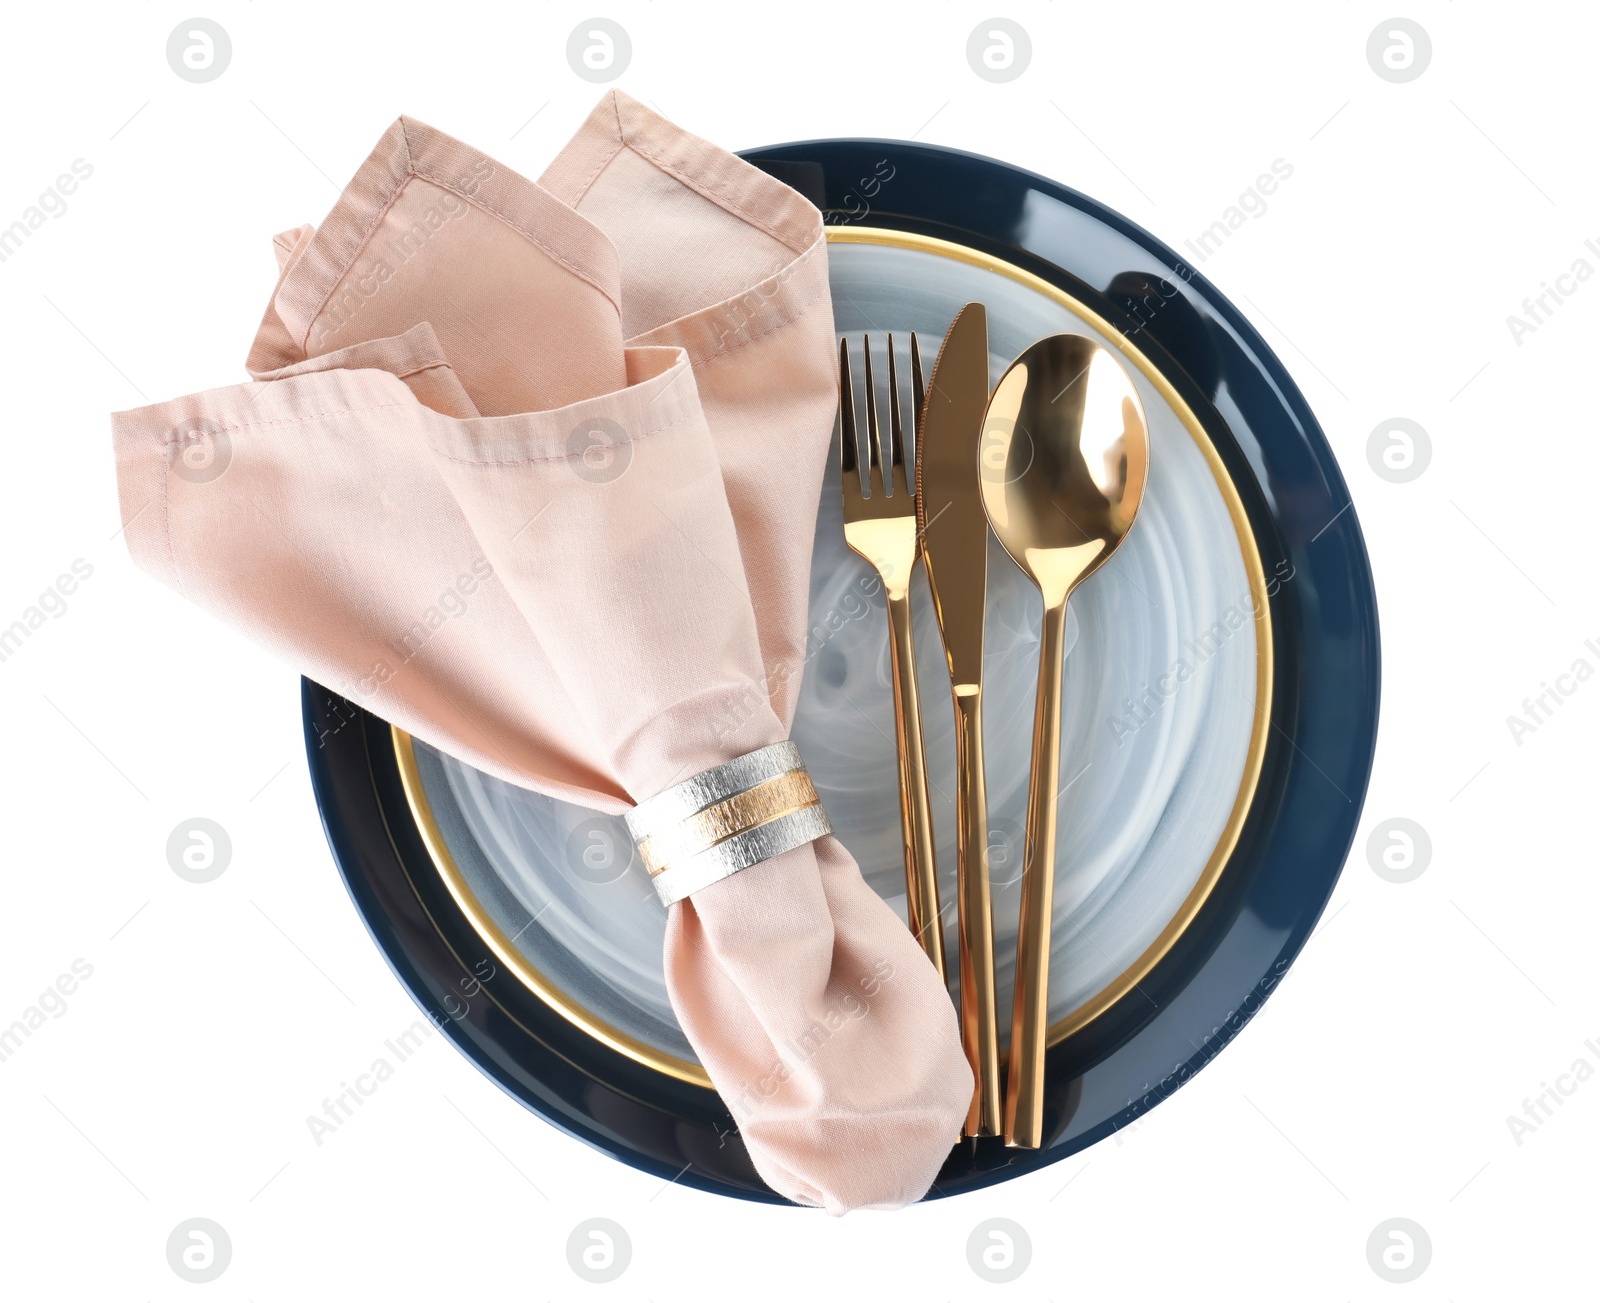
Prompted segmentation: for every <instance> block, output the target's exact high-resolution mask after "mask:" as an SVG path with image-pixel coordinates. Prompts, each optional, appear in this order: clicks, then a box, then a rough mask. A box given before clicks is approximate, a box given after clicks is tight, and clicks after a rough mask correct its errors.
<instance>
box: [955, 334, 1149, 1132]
mask: <svg viewBox="0 0 1600 1303" xmlns="http://www.w3.org/2000/svg"><path fill="white" fill-rule="evenodd" d="M1149 470H1150V433H1149V430H1148V428H1147V426H1146V424H1145V418H1144V409H1143V407H1142V406H1141V404H1140V402H1139V397H1138V395H1137V394H1136V393H1135V392H1134V388H1133V381H1132V379H1131V378H1130V377H1129V375H1128V373H1127V371H1125V370H1124V369H1123V367H1122V364H1121V363H1120V362H1119V361H1118V360H1117V358H1116V355H1115V354H1114V353H1112V352H1111V351H1110V350H1109V349H1106V348H1103V347H1102V346H1101V345H1099V344H1097V343H1096V342H1095V341H1094V340H1092V339H1089V338H1088V337H1087V336H1084V335H1051V336H1050V337H1049V338H1048V339H1041V340H1040V341H1039V342H1038V343H1036V344H1033V345H1031V346H1030V347H1029V348H1028V349H1027V351H1026V352H1024V353H1023V354H1022V356H1021V357H1019V358H1018V359H1017V360H1016V361H1015V362H1013V363H1012V364H1011V367H1010V368H1009V369H1008V370H1007V371H1006V373H1005V375H1004V376H1002V377H1001V379H1000V383H999V384H998V385H997V386H995V391H994V394H993V395H992V396H991V397H990V399H989V407H988V410H987V412H986V413H985V416H984V429H983V437H982V440H981V442H980V444H979V448H978V481H979V486H980V492H981V496H982V498H983V508H984V511H985V513H986V514H987V515H988V517H989V524H990V525H991V526H992V527H993V529H994V532H995V535H996V537H998V538H999V540H1000V543H1001V546H1003V547H1004V548H1005V550H1006V552H1007V553H1008V554H1009V555H1010V557H1011V559H1012V560H1013V561H1015V562H1016V563H1017V565H1018V566H1020V567H1021V568H1022V571H1023V573H1025V574H1026V575H1027V576H1028V577H1029V578H1030V579H1031V580H1033V582H1034V583H1035V584H1037V585H1038V587H1039V592H1040V595H1041V596H1042V597H1043V599H1044V619H1043V622H1042V624H1041V627H1040V633H1039V689H1038V696H1037V699H1036V703H1035V707H1034V719H1033V766H1032V770H1031V772H1030V774H1029V777H1028V821H1027V834H1026V842H1025V850H1024V854H1023V870H1022V907H1021V915H1020V918H1019V920H1018V928H1017V986H1016V999H1015V1003H1014V1005H1013V1008H1012V1019H1011V1049H1010V1053H1009V1057H1008V1061H1007V1070H1006V1105H1005V1135H1006V1143H1007V1144H1008V1145H1011V1146H1013V1147H1016V1148H1025V1149H1037V1148H1038V1147H1039V1146H1040V1145H1041V1144H1043V1143H1044V1051H1045V1041H1046V1034H1047V1032H1048V1014H1049V994H1050V916H1051V911H1052V909H1053V908H1054V895H1055V862H1056V851H1055V842H1056V802H1057V800H1058V799H1059V797H1060V792H1061V781H1060V779H1061V671H1062V665H1061V663H1062V658H1063V643H1064V640H1065V635H1066V624H1067V599H1068V598H1069V597H1071V595H1072V590H1073V589H1074V588H1076V587H1077V586H1078V585H1079V584H1081V583H1082V582H1083V581H1084V580H1085V579H1087V578H1088V577H1089V576H1090V575H1091V574H1093V573H1094V572H1095V571H1096V570H1098V569H1099V568H1100V567H1101V566H1102V565H1104V564H1105V563H1106V561H1107V559H1108V558H1109V557H1110V556H1111V554H1112V553H1113V552H1115V551H1116V550H1117V548H1118V546H1120V544H1121V543H1122V540H1123V539H1125V538H1126V537H1127V536H1128V531H1129V530H1130V529H1131V528H1132V527H1133V521H1134V517H1135V516H1136V515H1137V514H1138V511H1139V505H1140V503H1141V502H1142V501H1143V499H1144V491H1145V484H1146V481H1147V480H1148V478H1149Z"/></svg>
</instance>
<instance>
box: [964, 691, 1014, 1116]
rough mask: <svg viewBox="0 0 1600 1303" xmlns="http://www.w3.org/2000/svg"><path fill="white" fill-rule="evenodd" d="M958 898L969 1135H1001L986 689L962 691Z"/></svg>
mask: <svg viewBox="0 0 1600 1303" xmlns="http://www.w3.org/2000/svg"><path fill="white" fill-rule="evenodd" d="M955 707H956V892H957V895H958V897H959V904H960V936H961V951H960V963H961V1045H962V1048H963V1049H965V1050H966V1052H967V1062H968V1063H970V1064H971V1065H972V1075H973V1077H974V1078H975V1079H976V1085H975V1088H974V1090H973V1092H972V1104H971V1107H970V1108H969V1109H968V1111H967V1124H966V1128H965V1131H964V1134H966V1135H969V1136H997V1135H999V1134H1000V1132H1001V1126H1002V1122H1001V1100H1000V1038H999V1028H998V1026H997V1023H996V1013H995V990H994V909H993V906H992V905H991V903H990V899H989V808H988V807H989V798H988V793H987V791H986V790H985V785H984V779H983V689H982V687H981V686H979V685H978V684H975V683H967V684H961V685H959V686H957V687H956V689H955Z"/></svg>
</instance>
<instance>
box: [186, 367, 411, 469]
mask: <svg viewBox="0 0 1600 1303" xmlns="http://www.w3.org/2000/svg"><path fill="white" fill-rule="evenodd" d="M372 369H377V370H381V368H372ZM386 374H389V375H393V374H394V373H393V372H387V373H386ZM287 378H288V379H290V380H297V379H299V377H298V376H289V377H287ZM397 378H398V377H397ZM267 383H269V384H270V383H273V382H271V381H268V382H267ZM406 406H409V404H407V403H378V404H377V405H376V406H373V407H341V408H334V409H330V410H328V411H324V412H307V413H305V414H304V415H302V416H283V417H279V418H278V419H277V420H275V421H242V422H240V423H239V424H238V425H224V426H222V427H220V428H219V429H216V430H213V431H212V433H213V434H226V433H228V432H230V431H233V430H259V429H264V428H265V427H266V426H269V425H295V424H298V423H299V422H301V421H315V420H319V419H320V418H322V417H324V416H360V415H362V414H363V413H366V412H382V411H386V410H387V409H389V408H391V407H406ZM182 442H183V437H182V436H181V435H177V436H172V435H169V436H167V437H166V438H163V439H162V440H161V446H162V447H163V448H172V447H175V446H176V445H177V444H180V443H182ZM164 488H165V480H164V479H163V489H164Z"/></svg>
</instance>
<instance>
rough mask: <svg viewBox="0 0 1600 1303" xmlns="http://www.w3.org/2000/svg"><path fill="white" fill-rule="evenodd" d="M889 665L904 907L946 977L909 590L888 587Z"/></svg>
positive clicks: (941, 977)
mask: <svg viewBox="0 0 1600 1303" xmlns="http://www.w3.org/2000/svg"><path fill="white" fill-rule="evenodd" d="M888 603H889V666H890V670H891V673H892V677H893V679H894V736H895V748H896V750H897V751H898V752H899V760H900V843H901V846H902V847H903V848H904V851H905V860H906V913H907V916H908V918H909V920H910V923H911V931H912V933H913V934H914V935H915V936H916V938H917V941H918V943H919V944H920V945H921V946H922V951H923V953H924V954H925V955H927V956H928V961H929V962H930V963H931V964H932V965H933V967H934V970H935V971H936V972H937V973H938V974H939V980H940V981H941V982H942V981H944V980H945V968H944V927H943V921H942V919H941V917H940V914H939V878H938V872H937V869H936V867H935V864H934V857H933V814H932V811H931V809H930V808H929V800H928V771H927V767H926V764H925V762H924V759H923V753H922V707H921V703H920V701H919V699H918V696H917V667H916V657H915V656H914V655H913V654H912V644H911V598H910V595H909V593H898V592H890V593H889V594H888Z"/></svg>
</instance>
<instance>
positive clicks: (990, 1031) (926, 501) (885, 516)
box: [839, 303, 1150, 1149]
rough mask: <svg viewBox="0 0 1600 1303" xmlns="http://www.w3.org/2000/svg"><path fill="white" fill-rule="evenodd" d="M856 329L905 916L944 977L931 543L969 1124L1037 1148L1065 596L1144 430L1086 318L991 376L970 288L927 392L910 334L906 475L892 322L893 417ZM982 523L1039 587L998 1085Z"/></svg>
mask: <svg viewBox="0 0 1600 1303" xmlns="http://www.w3.org/2000/svg"><path fill="white" fill-rule="evenodd" d="M862 348H863V366H862V369H863V372H864V378H865V385H864V389H865V406H866V429H865V438H864V439H863V438H862V437H861V432H860V429H859V427H858V424H857V419H856V417H857V409H856V398H855V391H854V385H853V382H852V373H851V366H850V351H849V346H848V344H847V342H846V341H845V340H843V339H841V340H840V341H839V408H840V431H841V438H842V455H841V472H842V476H841V478H842V485H843V496H844V521H845V525H844V532H845V541H846V542H847V543H848V544H849V545H850V547H851V548H852V549H853V550H854V551H856V552H857V553H859V554H860V555H861V556H862V557H863V558H864V559H866V560H867V561H868V562H870V563H871V564H872V565H873V566H874V567H875V568H876V569H877V571H878V574H879V576H880V577H881V578H882V580H883V584H884V590H885V593H886V594H887V598H888V607H889V627H890V642H889V648H890V663H891V668H892V673H893V679H894V708H895V741H896V748H897V751H898V757H899V774H900V816H901V820H900V821H901V840H902V845H903V848H904V853H905V868H906V894H907V900H908V915H909V920H910V925H911V929H912V931H913V932H914V933H915V934H916V935H917V938H918V940H919V941H920V942H921V945H922V948H923V951H924V953H925V954H927V956H928V958H929V960H930V961H931V962H932V963H933V965H934V967H935V968H936V969H937V970H938V971H939V973H940V975H941V976H943V975H944V974H945V972H946V968H945V956H944V939H943V914H942V911H941V907H940V904H939V887H938V874H937V871H936V865H935V860H934V847H933V823H932V816H931V811H930V803H929V797H928V777H927V770H926V767H925V761H924V757H923V747H922V724H921V703H920V699H919V696H918V692H917V680H916V668H915V661H914V657H913V649H912V638H911V604H910V582H911V573H912V571H913V569H914V568H915V566H916V562H917V559H918V558H919V557H920V558H921V560H922V563H923V566H924V567H925V569H926V571H927V575H928V586H929V589H930V591H931V592H932V594H933V603H934V610H935V613H936V615H937V618H938V624H939V633H940V637H941V639H942V641H943V643H944V649H945V661H946V665H947V667H948V669H949V673H950V690H951V697H952V703H953V706H954V710H955V721H956V769H957V774H956V897H957V900H956V904H957V910H958V914H957V935H958V937H959V941H960V945H959V949H958V955H957V962H958V965H959V969H958V972H959V979H960V980H959V989H960V1014H961V1040H962V1045H963V1047H964V1048H965V1050H966V1054H967V1059H968V1062H969V1063H970V1064H971V1065H972V1071H973V1076H974V1078H975V1079H976V1086H975V1089H974V1092H973V1099H972V1105H971V1108H970V1109H969V1111H968V1114H967V1122H966V1127H965V1134H967V1135H969V1136H997V1135H1004V1137H1005V1140H1006V1144H1007V1145H1010V1146H1013V1147H1017V1148H1026V1149H1037V1148H1038V1147H1039V1146H1040V1145H1042V1144H1043V1143H1044V1140H1045V1136H1044V1086H1045V1082H1044V1057H1045V1048H1046V1041H1047V1038H1048V1033H1049V1022H1050V1019H1049V987H1050V920H1051V910H1052V908H1053V895H1054V886H1055V865H1056V852H1055V844H1056V803H1057V800H1058V799H1059V797H1060V794H1061V785H1060V773H1061V755H1060V752H1061V681H1062V661H1063V657H1064V638H1065V632H1066V614H1067V600H1068V598H1069V597H1070V596H1071V594H1072V591H1073V589H1075V588H1076V587H1077V586H1078V585H1079V584H1080V583H1082V582H1083V580H1085V579H1086V578H1088V577H1089V575H1091V574H1092V573H1093V572H1094V571H1095V570H1097V569H1098V568H1099V567H1100V566H1101V565H1102V564H1104V562H1105V560H1106V558H1108V557H1109V556H1110V555H1111V553H1112V552H1114V551H1115V550H1116V548H1117V547H1118V545H1119V544H1120V543H1121V542H1122V540H1123V539H1124V538H1125V537H1126V536H1127V533H1128V530H1129V528H1130V527H1131V526H1132V524H1133V519H1134V516H1135V514H1136V513H1137V511H1138V509H1139V504H1140V502H1141V501H1142V499H1143V496H1144V490H1145V485H1146V482H1147V479H1148V473H1149V461H1150V440H1149V433H1148V431H1147V429H1146V426H1145V420H1144V413H1143V409H1142V407H1141V406H1140V403H1139V399H1138V396H1137V394H1136V393H1135V392H1134V388H1133V384H1132V381H1131V380H1130V379H1129V377H1128V374H1127V372H1126V371H1125V370H1124V369H1123V367H1122V365H1121V363H1120V362H1119V361H1118V360H1117V358H1116V356H1115V354H1113V353H1112V352H1111V351H1110V350H1108V349H1106V348H1103V347H1102V346H1100V345H1099V344H1097V343H1096V342H1095V341H1094V340H1092V339H1090V338H1088V337H1087V336H1084V335H1052V336H1050V337H1049V338H1047V339H1043V340H1040V341H1039V342H1038V343H1036V344H1033V345H1032V346H1031V347H1029V348H1028V349H1027V350H1025V351H1024V352H1023V353H1022V355H1021V356H1020V357H1018V358H1017V360H1016V361H1015V362H1013V363H1012V364H1011V366H1010V367H1009V368H1008V369H1007V371H1006V372H1005V374H1004V376H1002V378H1001V380H1000V383H999V384H998V385H996V386H995V388H994V390H993V392H992V393H991V391H990V388H989V339H988V320H987V315H986V313H985V310H984V306H983V304H981V303H969V304H967V305H966V306H965V307H964V308H962V310H961V311H960V313H958V314H957V316H956V319H955V321H954V322H953V323H952V324H951V326H950V330H949V332H948V333H947V334H946V335H945V339H944V343H943V345H942V346H941V347H940V350H939V356H938V359H937V360H936V362H935V364H934V369H933V374H932V375H931V377H930V378H929V380H928V385H927V391H926V395H924V387H923V377H922V359H921V356H920V354H919V351H918V347H917V337H916V335H915V334H914V333H913V334H912V335H911V373H912V393H913V398H914V402H915V409H916V410H915V415H914V418H913V426H914V429H913V433H914V435H915V438H916V492H915V494H912V493H911V492H910V490H909V488H908V487H907V481H906V470H905V458H906V447H905V426H904V423H903V420H902V417H901V410H900V391H899V385H898V376H897V374H896V366H895V355H894V337H893V335H890V336H889V340H888V382H889V384H888V390H889V402H888V408H889V411H888V417H889V419H888V423H887V433H886V435H885V430H884V423H883V422H882V421H880V419H879V414H878V398H877V394H876V392H875V384H874V374H873V368H872V348H871V342H870V340H869V339H867V338H866V337H863V340H862ZM863 460H865V462H866V464H867V484H866V488H865V491H863V486H862V476H861V470H860V465H861V462H862V461H863ZM991 528H992V529H993V531H994V533H995V535H996V537H997V538H998V539H999V540H1000V544H1001V546H1002V547H1003V548H1004V549H1005V551H1006V552H1007V554H1008V555H1009V556H1010V557H1011V559H1012V560H1013V561H1015V562H1016V564H1017V565H1018V566H1019V567H1020V568H1021V569H1022V571H1023V573H1024V574H1026V575H1027V576H1028V578H1029V579H1030V580H1032V581H1033V583H1034V584H1035V585H1036V586H1037V587H1038V588H1039V590H1040V594H1041V596H1042V599H1043V603H1044V615H1043V623H1042V627H1041V632H1040V642H1039V686H1038V695H1037V698H1036V706H1035V715H1034V728H1033V756H1032V767H1031V772H1030V776H1029V784H1028V814H1027V824H1026V835H1025V849H1024V853H1023V875H1022V905H1021V911H1020V915H1019V921H1018V930H1017V978H1016V994H1015V1000H1014V1004H1013V1009H1012V1019H1011V1043H1010V1051H1009V1055H1008V1058H1007V1063H1006V1072H1005V1095H1004V1099H1003V1101H1002V1095H1001V1072H1000V1047H999V1032H998V1021H997V1008H996V992H995V963H994V925H993V909H992V905H991V900H990V890H989V870H988V811H987V801H986V796H985V786H984V770H983V616H984V603H985V590H986V587H987V582H988V546H989V531H990V529H991Z"/></svg>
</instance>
